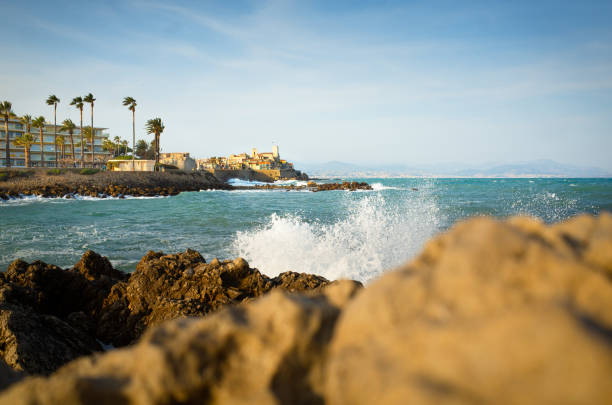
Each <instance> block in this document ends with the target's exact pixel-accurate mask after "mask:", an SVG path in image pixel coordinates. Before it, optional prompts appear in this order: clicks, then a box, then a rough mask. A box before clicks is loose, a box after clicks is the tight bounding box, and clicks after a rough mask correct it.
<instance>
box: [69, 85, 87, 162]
mask: <svg viewBox="0 0 612 405" xmlns="http://www.w3.org/2000/svg"><path fill="white" fill-rule="evenodd" d="M70 105H73V106H75V107H76V108H77V109H78V110H79V112H80V113H81V126H80V127H79V133H80V134H81V167H83V106H84V104H83V98H82V97H75V98H73V99H72V101H71V102H70ZM72 153H73V154H74V149H73V150H72ZM73 158H74V157H73Z"/></svg>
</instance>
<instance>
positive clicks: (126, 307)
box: [0, 250, 329, 374]
mask: <svg viewBox="0 0 612 405" xmlns="http://www.w3.org/2000/svg"><path fill="white" fill-rule="evenodd" d="M328 284H329V281H327V280H326V279H324V278H323V277H319V276H315V275H310V274H298V273H294V272H285V273H282V274H280V275H279V276H277V277H274V278H269V277H267V276H265V275H262V274H261V273H260V272H259V271H258V270H257V269H253V268H250V267H249V265H248V263H247V262H246V261H245V260H243V259H240V258H238V259H236V260H234V261H219V260H216V259H215V260H213V261H211V262H210V263H206V261H205V260H204V259H203V258H202V256H201V255H200V254H199V253H198V252H196V251H193V250H187V251H185V252H184V253H178V254H170V255H165V254H163V253H162V252H148V253H147V254H146V255H145V256H144V257H143V258H142V259H141V260H140V262H139V263H138V265H137V267H136V270H135V271H134V272H133V273H130V274H128V273H123V272H121V271H118V270H116V269H114V268H113V267H112V265H111V264H110V262H109V261H108V259H107V258H105V257H102V256H100V255H98V254H96V253H95V252H92V251H87V252H86V253H85V254H84V255H83V257H82V258H81V260H80V261H79V262H78V263H77V264H75V265H74V267H72V268H70V269H61V268H59V267H57V266H54V265H50V264H46V263H44V262H41V261H36V262H33V263H26V262H24V261H22V260H15V261H14V262H13V263H11V264H10V265H9V267H8V269H7V270H6V272H4V273H0V357H1V358H3V359H4V362H5V363H6V364H8V365H9V366H10V367H11V368H12V369H14V370H16V371H20V372H24V373H26V374H50V373H52V372H54V371H55V370H56V369H58V368H59V367H60V366H62V365H63V364H65V363H67V362H69V361H71V360H73V359H75V358H77V357H80V356H85V355H91V354H93V353H95V352H100V351H102V345H101V344H104V345H111V346H113V347H122V346H126V345H129V344H131V343H133V342H134V341H136V340H137V339H138V338H139V337H140V336H141V335H142V334H143V333H144V331H145V330H146V329H147V328H148V327H150V326H153V325H157V324H159V323H161V322H163V321H166V320H170V319H175V318H181V317H187V316H202V315H205V314H207V313H209V312H211V311H216V310H218V309H219V308H221V307H224V306H227V305H232V304H237V303H241V302H247V301H249V300H252V299H254V298H256V297H259V296H261V295H263V294H266V293H268V292H270V291H271V290H275V289H280V290H284V291H288V292H295V291H318V290H320V289H321V288H323V287H324V286H326V285H328Z"/></svg>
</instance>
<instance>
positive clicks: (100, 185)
mask: <svg viewBox="0 0 612 405" xmlns="http://www.w3.org/2000/svg"><path fill="white" fill-rule="evenodd" d="M79 170H80V169H59V174H52V175H49V174H48V172H49V170H46V169H27V170H23V169H21V170H19V169H17V170H16V171H17V172H19V171H22V172H23V174H26V173H27V174H28V175H27V176H15V177H12V178H10V179H9V180H6V181H2V182H0V200H2V199H4V200H6V199H9V198H18V197H21V196H27V195H39V196H42V197H49V198H51V197H66V198H73V197H75V196H77V195H78V196H89V197H98V198H106V197H119V198H122V197H124V196H140V197H142V196H171V195H177V194H179V193H180V192H183V191H199V190H203V189H204V190H207V189H224V190H230V189H231V188H232V187H231V186H229V185H227V184H225V183H223V182H221V181H220V180H218V179H217V178H215V177H214V176H213V175H212V174H210V173H207V172H192V173H185V172H178V171H177V172H176V173H152V172H99V173H95V174H91V175H81V174H79Z"/></svg>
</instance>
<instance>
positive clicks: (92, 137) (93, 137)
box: [91, 103, 96, 167]
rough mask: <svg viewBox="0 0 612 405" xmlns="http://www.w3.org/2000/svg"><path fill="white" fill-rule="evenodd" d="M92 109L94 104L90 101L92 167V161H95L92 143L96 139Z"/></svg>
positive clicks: (92, 163)
mask: <svg viewBox="0 0 612 405" xmlns="http://www.w3.org/2000/svg"><path fill="white" fill-rule="evenodd" d="M93 109H94V104H93V103H91V167H94V161H95V156H96V155H95V152H94V143H95V141H96V131H95V130H94V126H93Z"/></svg>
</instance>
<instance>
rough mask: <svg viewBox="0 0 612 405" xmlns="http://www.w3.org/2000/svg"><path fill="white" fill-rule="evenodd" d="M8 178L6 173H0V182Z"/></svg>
mask: <svg viewBox="0 0 612 405" xmlns="http://www.w3.org/2000/svg"><path fill="white" fill-rule="evenodd" d="M7 178H8V173H7V172H4V173H0V180H6V179H7Z"/></svg>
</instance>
